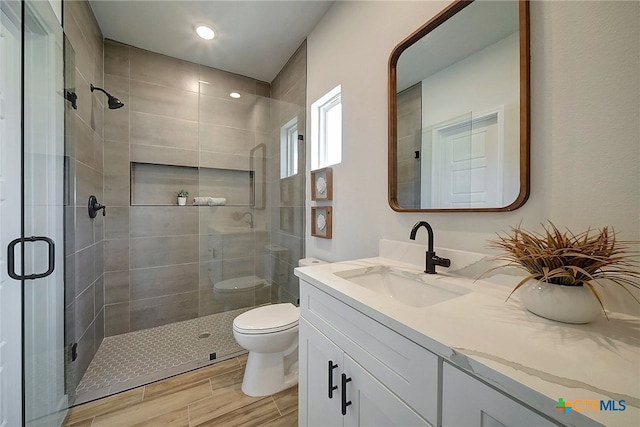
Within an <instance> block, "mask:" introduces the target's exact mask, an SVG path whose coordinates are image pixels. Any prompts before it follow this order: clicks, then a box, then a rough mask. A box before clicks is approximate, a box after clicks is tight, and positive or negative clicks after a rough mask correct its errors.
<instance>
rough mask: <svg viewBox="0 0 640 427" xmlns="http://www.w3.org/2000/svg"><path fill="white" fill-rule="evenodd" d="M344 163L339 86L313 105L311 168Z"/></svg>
mask: <svg viewBox="0 0 640 427" xmlns="http://www.w3.org/2000/svg"><path fill="white" fill-rule="evenodd" d="M341 161H342V98H341V87H340V86H337V87H336V88H334V89H333V90H331V91H330V92H329V93H327V94H326V95H324V96H323V97H322V98H320V99H318V100H317V101H316V102H314V103H313V104H312V105H311V167H312V168H313V169H318V168H323V167H326V166H330V165H335V164H337V163H340V162H341Z"/></svg>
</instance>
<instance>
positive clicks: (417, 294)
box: [335, 265, 470, 307]
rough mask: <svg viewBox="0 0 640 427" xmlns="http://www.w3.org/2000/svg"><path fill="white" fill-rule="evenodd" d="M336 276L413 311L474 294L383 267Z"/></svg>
mask: <svg viewBox="0 0 640 427" xmlns="http://www.w3.org/2000/svg"><path fill="white" fill-rule="evenodd" d="M335 274H336V275H337V276H339V277H342V278H343V279H346V280H348V281H350V282H352V283H355V284H356V285H359V286H362V287H364V288H367V289H369V290H371V291H373V292H376V293H378V294H380V295H382V296H383V297H385V298H389V299H392V300H395V301H397V302H399V303H402V304H404V305H408V306H411V307H427V306H429V305H433V304H437V303H440V302H443V301H447V300H449V299H452V298H457V297H459V296H462V295H464V294H466V293H469V292H470V291H469V290H468V289H465V288H462V287H459V286H456V285H452V284H450V283H444V282H442V281H441V280H437V279H436V278H435V277H432V276H431V275H429V274H425V273H420V274H418V273H412V272H408V271H404V270H399V269H395V268H391V267H387V266H383V265H380V266H375V267H364V268H357V269H354V270H347V271H341V272H337V273H335Z"/></svg>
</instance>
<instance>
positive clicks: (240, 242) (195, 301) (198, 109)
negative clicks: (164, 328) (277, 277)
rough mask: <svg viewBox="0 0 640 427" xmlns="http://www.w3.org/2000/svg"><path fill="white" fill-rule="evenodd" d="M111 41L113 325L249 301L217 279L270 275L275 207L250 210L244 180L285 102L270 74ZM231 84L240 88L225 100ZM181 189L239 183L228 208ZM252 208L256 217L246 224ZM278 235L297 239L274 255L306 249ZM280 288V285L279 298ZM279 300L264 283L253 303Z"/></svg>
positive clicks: (122, 327)
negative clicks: (223, 289)
mask: <svg viewBox="0 0 640 427" xmlns="http://www.w3.org/2000/svg"><path fill="white" fill-rule="evenodd" d="M104 49H105V64H104V67H105V68H104V70H105V86H106V88H107V90H108V91H110V92H111V93H112V94H113V95H114V96H116V97H118V98H119V99H121V100H122V101H123V102H124V103H125V107H124V108H121V109H119V110H107V111H106V112H105V128H104V140H105V147H104V152H105V153H104V157H105V165H106V167H105V171H104V180H105V189H104V201H105V204H106V205H107V206H108V208H107V217H106V220H105V254H104V255H105V266H104V267H105V304H106V306H105V334H106V335H107V336H110V335H116V334H121V333H125V332H129V331H135V330H140V329H145V328H149V327H153V326H158V325H162V324H166V323H171V322H175V321H181V320H186V319H192V318H196V317H199V316H204V315H209V314H213V313H217V312H221V311H225V310H228V309H233V308H238V305H239V304H243V305H244V306H246V305H247V301H228V299H225V298H220V297H217V296H216V295H214V293H213V288H212V286H213V282H214V281H216V280H224V279H227V278H231V277H237V276H251V275H257V276H260V277H267V276H268V275H270V274H271V271H264V268H263V267H264V266H265V265H267V266H269V265H273V263H270V262H269V259H270V258H269V256H270V254H267V257H265V247H266V246H267V243H268V242H269V234H270V232H271V226H272V222H271V220H270V218H269V216H270V215H271V213H272V212H271V209H270V208H269V204H268V203H267V207H266V208H264V209H253V208H251V206H249V200H248V195H243V194H241V192H242V191H246V189H247V188H248V185H244V184H243V185H244V187H243V185H240V186H238V185H237V183H238V182H244V181H245V180H246V176H247V171H248V170H249V169H250V161H251V160H250V152H251V150H252V149H253V148H254V147H255V146H257V145H259V144H265V146H266V147H267V153H273V152H274V151H273V150H274V147H279V139H276V140H274V139H273V138H274V137H275V136H276V135H279V134H277V132H276V131H274V130H273V129H276V128H277V129H278V132H279V127H277V126H276V125H277V122H276V121H274V120H273V116H275V115H278V114H280V113H279V111H281V110H284V109H285V108H286V105H287V104H286V103H284V102H279V103H275V102H273V101H272V100H270V99H269V94H270V87H269V84H268V83H264V82H260V81H256V80H253V79H250V78H247V77H243V76H239V75H235V74H232V73H227V72H224V71H221V70H216V69H213V68H209V67H204V66H200V65H197V64H193V63H190V62H186V61H181V60H178V59H175V58H170V57H166V56H163V55H159V54H155V53H151V52H148V51H144V50H141V49H138V48H135V47H131V46H127V45H123V44H120V43H116V42H113V41H110V40H105V42H104ZM232 91H236V92H239V93H241V95H242V98H240V99H239V100H232V99H231V98H229V93H230V92H232ZM303 93H304V88H303ZM302 128H304V127H302ZM278 138H279V136H278ZM267 155H269V154H267ZM272 160H273V161H276V160H274V159H272ZM132 165H133V167H134V168H135V170H136V175H135V176H134V178H135V179H138V178H136V177H137V176H138V174H139V173H141V171H143V170H146V171H147V172H148V173H147V172H145V173H146V175H145V176H146V177H147V178H145V179H147V180H148V182H147V184H148V185H147V184H145V185H140V186H139V185H138V183H136V184H135V186H134V187H135V188H136V189H137V188H146V190H145V191H150V192H157V193H158V194H160V193H161V192H164V193H163V194H160V195H154V196H153V197H157V198H156V199H154V200H158V201H161V200H162V197H164V198H165V199H164V200H165V201H166V203H160V202H158V203H157V204H156V203H153V204H152V203H149V202H148V200H150V198H146V199H145V198H144V197H143V198H139V197H137V196H135V194H134V193H131V170H132V169H131V168H132ZM149 170H151V172H149ZM268 172H269V173H267V176H270V175H271V173H270V170H269V171H268ZM196 177H197V178H196ZM256 179H258V180H260V179H264V178H260V177H257V178H256ZM181 188H185V189H187V190H188V191H189V192H190V199H189V201H188V205H189V204H191V203H192V201H193V196H198V195H200V196H213V197H227V198H228V199H232V198H234V197H238V194H239V192H240V196H239V197H240V198H239V199H234V200H230V202H233V203H230V204H229V205H227V206H218V207H196V206H183V207H179V206H176V205H175V194H176V193H177V192H178V190H180V189H181ZM242 188H244V189H245V190H243V189H242ZM268 188H270V187H268ZM136 191H138V190H136ZM302 191H303V190H302ZM202 192H204V194H203V193H202ZM247 194H248V193H247ZM300 199H302V198H301V197H300ZM145 200H147V201H145ZM267 200H270V198H269V197H267ZM299 210H301V209H299ZM247 212H250V213H251V214H252V215H253V222H254V225H255V227H254V229H252V230H251V231H250V232H247V230H246V222H247V221H248V219H249V215H248V214H247ZM242 226H244V227H245V229H244V231H243V232H242V233H241V234H239V235H235V236H233V235H229V234H228V233H227V234H225V233H226V231H225V227H226V228H227V229H228V228H229V227H231V228H233V227H242ZM298 228H299V229H300V230H301V227H298ZM227 231H228V230H227ZM236 231H237V229H236ZM223 234H224V235H225V236H226V237H224V238H223V237H221V236H222V235H223ZM230 236H231V237H233V238H231V237H230ZM287 237H288V236H287ZM215 239H218V240H215ZM220 239H226V241H227V242H231V243H226V244H227V247H226V250H225V251H224V254H223V255H221V253H222V252H220V251H218V252H216V251H214V250H213V246H214V245H215V244H217V243H215V242H218V243H219V241H221V240H220ZM214 240H215V242H214ZM276 241H277V242H279V243H282V244H283V245H289V246H287V248H289V247H291V248H292V249H291V250H287V251H273V253H274V254H278V255H277V256H281V255H280V254H282V253H286V254H287V255H286V260H284V262H285V263H286V265H287V267H289V266H293V265H294V264H295V261H294V260H293V259H294V258H295V260H296V261H297V258H296V257H298V255H299V254H301V252H302V247H303V245H302V243H301V242H302V239H301V236H300V237H295V238H294V244H291V243H290V242H289V241H287V239H279V240H278V239H276ZM229 245H231V246H229ZM282 256H283V257H285V255H282ZM265 261H267V262H266V263H265ZM268 268H269V267H268ZM275 269H276V270H279V268H278V267H276V268H275ZM288 270H289V269H288V268H287V271H288ZM291 276H293V275H292V274H291ZM288 280H290V278H289V277H288V275H287V281H288ZM282 285H283V286H284V287H289V286H290V284H289V283H288V282H287V283H282ZM279 288H280V286H273V287H272V292H271V293H272V294H275V296H276V297H277V295H279V294H280V291H278V290H277V289H279ZM287 292H288V291H287ZM296 294H297V291H296ZM294 295H295V294H294ZM291 298H292V297H290V298H289V299H291ZM296 298H297V296H296ZM271 299H272V297H271V296H270V295H269V292H268V290H267V292H266V294H265V293H264V291H263V292H257V293H256V294H255V295H254V296H253V300H252V301H250V302H249V304H260V303H264V302H269V301H270V300H271Z"/></svg>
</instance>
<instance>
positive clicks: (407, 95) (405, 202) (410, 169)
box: [397, 83, 423, 208]
mask: <svg viewBox="0 0 640 427" xmlns="http://www.w3.org/2000/svg"><path fill="white" fill-rule="evenodd" d="M397 132H398V144H397V145H398V152H397V156H398V157H397V162H398V166H397V170H398V204H399V205H400V206H402V207H403V208H419V207H420V162H421V160H418V159H416V158H415V151H417V150H420V151H422V150H421V148H422V147H421V139H422V84H421V83H418V84H415V85H413V86H411V87H410V88H408V89H405V90H403V91H402V92H401V93H399V94H398V130H397ZM422 154H423V153H422V152H421V153H420V158H422V157H423V156H422Z"/></svg>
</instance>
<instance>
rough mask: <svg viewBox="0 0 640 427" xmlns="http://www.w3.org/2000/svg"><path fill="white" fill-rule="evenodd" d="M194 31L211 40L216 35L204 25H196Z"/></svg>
mask: <svg viewBox="0 0 640 427" xmlns="http://www.w3.org/2000/svg"><path fill="white" fill-rule="evenodd" d="M196 33H197V34H198V35H199V36H200V37H202V38H203V39H205V40H211V39H212V38H214V37H215V36H216V33H215V32H214V31H213V29H212V28H211V27H208V26H206V25H198V26H197V27H196Z"/></svg>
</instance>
